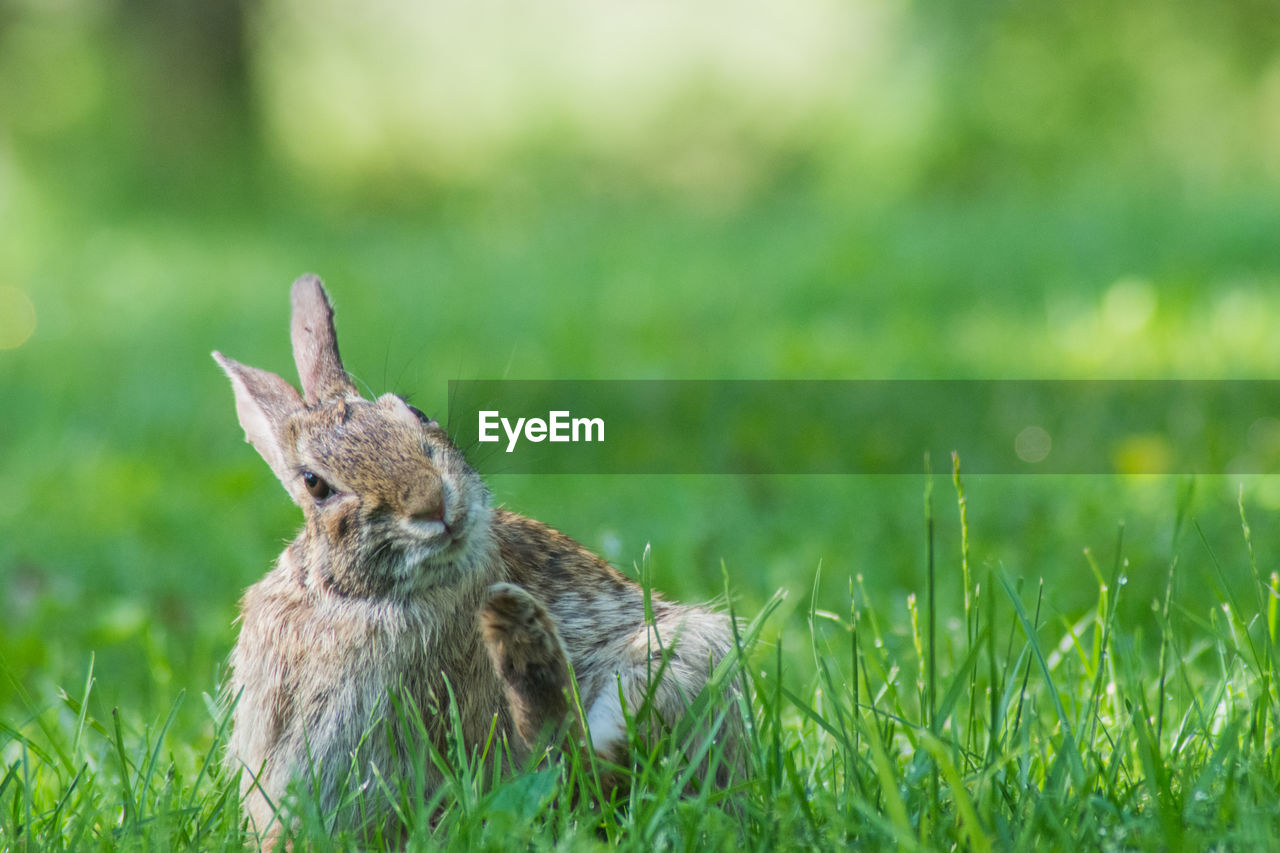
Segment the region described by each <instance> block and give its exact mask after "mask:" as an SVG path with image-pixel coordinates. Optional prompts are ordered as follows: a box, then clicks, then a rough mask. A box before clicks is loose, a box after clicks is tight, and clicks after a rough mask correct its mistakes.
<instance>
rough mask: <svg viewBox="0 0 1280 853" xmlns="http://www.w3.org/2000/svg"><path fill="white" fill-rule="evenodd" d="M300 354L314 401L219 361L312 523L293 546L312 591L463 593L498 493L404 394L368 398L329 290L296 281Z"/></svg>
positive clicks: (269, 457)
mask: <svg viewBox="0 0 1280 853" xmlns="http://www.w3.org/2000/svg"><path fill="white" fill-rule="evenodd" d="M292 302H293V321H292V338H293V355H294V360H295V361H296V362H297V366H298V375H299V377H300V378H301V380H302V390H303V394H304V395H305V396H303V395H299V394H298V392H297V391H296V390H294V388H293V386H291V385H290V384H289V383H288V382H286V381H285V380H284V379H282V378H280V377H279V376H277V375H276V374H274V373H270V372H268V371H265V370H260V369H258V368H255V367H249V366H247V365H244V364H240V363H239V362H236V361H233V360H232V359H230V358H227V357H226V356H224V355H222V354H221V353H217V352H215V353H214V354H213V356H214V358H215V359H217V361H218V363H219V364H220V365H222V368H223V370H225V371H226V372H227V375H228V376H229V377H230V378H231V384H232V387H233V388H234V390H235V398H236V412H237V414H238V415H239V417H240V425H241V426H242V427H243V428H244V431H245V438H246V439H247V440H248V441H249V443H251V444H252V445H253V446H254V447H255V448H257V450H258V452H259V453H260V454H262V458H263V459H265V460H266V462H267V464H268V465H269V466H271V470H272V471H274V472H275V475H276V476H277V477H279V478H280V482H281V483H283V484H284V487H285V490H286V491H288V493H289V496H290V497H291V498H292V499H293V501H294V502H295V503H296V504H298V506H300V507H302V510H303V512H304V514H305V515H306V528H305V532H304V535H303V536H301V537H299V539H298V541H297V542H295V544H294V546H293V548H294V549H296V550H295V551H294V553H293V557H294V559H295V562H297V564H298V565H299V567H300V569H301V570H302V571H304V572H305V573H306V576H307V577H306V582H307V583H309V584H316V585H319V586H322V587H323V588H325V589H327V590H329V591H331V592H333V593H335V594H337V595H343V596H358V597H400V596H404V595H411V594H414V593H417V592H422V591H425V590H427V589H430V588H431V587H435V586H442V585H452V584H453V583H456V582H457V581H458V580H459V578H460V576H462V575H465V574H466V573H467V572H468V570H469V569H470V568H471V567H472V566H473V565H474V564H475V561H477V560H479V559H483V555H484V554H485V552H486V550H487V545H488V541H489V538H490V535H489V524H490V509H489V493H488V491H487V490H486V489H485V487H484V484H483V483H482V482H481V481H480V478H479V476H478V475H477V474H476V473H475V471H474V470H472V469H471V467H470V466H469V465H467V463H466V461H465V460H464V459H463V457H462V454H461V453H460V452H459V451H458V450H457V448H456V447H454V445H453V443H452V442H451V441H450V440H449V436H448V435H447V434H446V433H445V431H444V430H443V429H441V428H440V425H439V424H437V423H436V422H435V421H434V420H432V419H430V418H428V417H427V416H426V415H424V414H422V413H421V412H419V411H418V410H417V409H415V408H413V407H412V406H410V405H408V404H407V403H406V402H405V401H404V400H402V399H401V398H400V397H397V396H396V395H394V394H384V395H383V396H381V397H379V398H377V399H376V400H366V399H364V398H363V397H361V396H360V394H359V393H358V392H357V391H356V388H355V386H354V385H353V384H352V382H351V380H350V379H349V378H348V376H347V373H346V370H345V369H344V368H343V366H342V361H341V359H340V358H339V356H338V341H337V337H336V335H335V333H334V328H333V310H332V309H331V308H330V306H329V301H328V298H327V297H326V295H325V292H324V288H323V286H322V285H321V283H320V280H319V279H318V278H316V277H315V276H304V277H302V278H300V279H298V280H297V281H296V282H294V285H293V291H292Z"/></svg>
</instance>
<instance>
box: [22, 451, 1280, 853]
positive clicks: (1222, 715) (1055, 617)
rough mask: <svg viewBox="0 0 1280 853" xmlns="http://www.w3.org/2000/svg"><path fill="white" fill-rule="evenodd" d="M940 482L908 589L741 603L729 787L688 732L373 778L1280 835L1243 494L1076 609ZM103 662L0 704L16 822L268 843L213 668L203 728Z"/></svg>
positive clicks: (996, 833)
mask: <svg viewBox="0 0 1280 853" xmlns="http://www.w3.org/2000/svg"><path fill="white" fill-rule="evenodd" d="M944 482H945V481H944V480H943V479H942V478H941V477H939V478H938V481H937V482H936V483H934V484H932V485H930V486H929V487H928V488H927V489H926V493H925V494H926V497H925V500H926V510H925V515H924V518H923V519H922V521H923V523H922V524H921V525H920V527H919V530H920V534H919V536H918V538H917V543H918V544H919V546H920V548H919V550H920V551H921V552H922V554H924V556H925V560H926V565H927V570H926V573H925V584H924V585H923V588H921V589H918V590H914V591H913V592H912V593H911V594H910V596H909V597H908V598H907V599H906V601H905V606H902V604H901V603H899V604H892V603H889V602H887V601H885V600H884V599H883V598H880V597H877V596H875V595H873V594H872V593H869V592H868V590H867V585H866V583H865V582H864V579H863V578H862V577H861V576H859V577H856V578H842V579H840V580H841V583H842V584H844V585H847V589H848V595H847V596H842V597H840V598H839V600H836V601H830V600H825V599H824V597H823V596H822V595H821V594H820V593H819V592H818V590H819V589H820V588H821V587H822V584H820V583H819V582H818V579H817V578H816V577H815V578H814V584H813V586H812V590H813V592H812V595H811V596H810V597H809V599H808V600H807V601H804V602H803V603H802V604H801V605H800V607H799V615H800V616H801V617H802V619H803V621H804V622H806V623H807V630H806V629H800V630H796V629H795V625H794V622H795V620H792V622H790V623H787V624H788V625H789V626H790V627H788V628H784V629H781V630H778V629H779V628H780V627H781V626H780V625H779V624H778V621H779V619H780V612H779V610H778V608H779V605H780V603H781V599H780V598H775V599H774V600H773V601H771V602H770V603H769V604H768V605H766V607H765V608H763V610H762V611H761V612H760V613H759V614H758V618H757V620H756V622H755V623H754V624H753V626H752V627H749V628H744V630H743V634H742V638H741V645H742V648H743V652H744V660H745V661H746V663H745V664H744V665H743V666H742V667H741V669H740V670H735V674H736V675H737V677H739V678H741V679H742V682H743V683H744V684H745V685H746V687H747V690H746V691H745V701H743V702H741V703H735V702H732V701H726V699H725V697H723V696H713V697H711V698H710V701H709V702H707V703H706V705H705V706H704V707H703V708H702V712H703V713H707V714H709V715H711V717H712V718H714V716H715V715H716V714H718V713H735V714H738V713H741V714H744V715H745V720H746V722H747V729H746V731H747V733H748V734H747V737H746V742H747V745H748V749H747V753H748V763H749V767H750V772H749V774H748V775H747V778H746V779H745V780H744V781H742V782H740V783H739V784H737V785H735V786H734V787H732V788H730V789H728V790H718V789H715V788H714V787H712V786H699V785H698V784H696V781H691V776H690V773H691V771H690V770H689V768H688V766H687V765H686V764H684V763H682V762H681V761H680V760H678V759H677V758H676V757H675V756H676V751H675V750H674V749H672V748H671V745H670V744H669V743H665V744H659V745H657V746H656V747H654V748H652V749H649V748H646V747H645V745H644V744H642V743H640V742H638V741H637V742H636V743H635V746H634V750H633V752H634V754H633V756H632V763H631V765H630V766H629V767H628V769H627V773H628V779H629V784H628V785H627V786H626V787H625V789H623V791H622V792H621V793H619V794H617V795H614V796H613V797H612V798H610V797H609V796H607V795H606V793H605V792H604V791H603V789H602V788H601V787H600V785H599V772H600V768H599V767H597V766H594V765H593V763H592V762H588V761H582V760H580V759H578V758H576V757H574V755H573V754H570V755H569V756H568V757H565V756H562V757H560V758H559V759H558V760H551V761H549V762H544V763H542V764H540V765H539V766H537V767H533V768H529V769H527V770H526V771H525V772H523V773H517V774H512V775H507V776H505V777H498V776H496V775H495V774H494V771H493V766H494V763H493V761H492V757H493V756H494V755H495V754H497V753H498V752H499V751H500V749H501V745H500V744H496V743H492V742H491V743H489V744H484V745H478V744H472V745H462V744H458V743H451V744H450V745H449V748H448V750H446V753H447V754H446V755H445V756H438V755H436V756H433V755H424V756H423V760H424V761H426V760H434V761H438V762H441V764H440V766H442V767H445V768H447V771H448V772H447V773H446V782H445V784H444V786H443V787H442V788H441V789H439V790H438V791H434V792H422V791H420V790H415V788H414V785H413V783H412V780H386V789H385V790H383V791H379V792H375V794H374V795H373V796H377V797H382V796H384V795H386V796H388V797H389V798H390V799H391V800H392V801H394V802H396V803H397V815H398V816H399V818H400V819H401V820H402V821H403V828H404V832H406V833H407V836H408V846H409V848H410V849H436V848H448V849H494V850H505V849H514V848H529V849H551V848H557V849H565V848H571V849H576V848H579V847H584V848H585V847H591V848H603V847H616V848H619V849H635V850H650V849H664V850H694V849H696V850H705V849H717V850H728V849H734V850H741V849H752V850H756V849H761V850H763V849H832V850H836V849H847V848H848V847H849V846H851V845H854V846H858V847H859V848H863V849H892V848H898V849H923V850H948V849H964V850H1027V849H1058V850H1062V849H1100V850H1182V849H1187V850H1199V849H1209V848H1213V849H1221V850H1256V849H1269V848H1271V847H1273V846H1274V845H1275V843H1276V838H1277V836H1278V835H1280V767H1277V754H1278V753H1277V750H1276V738H1277V731H1278V730H1277V723H1278V721H1280V691H1278V690H1277V688H1276V684H1275V682H1276V679H1277V675H1280V666H1278V664H1277V659H1276V654H1275V644H1276V642H1277V604H1276V602H1277V597H1278V595H1280V577H1278V576H1277V575H1276V574H1275V573H1274V572H1273V573H1270V574H1267V573H1264V571H1263V570H1262V569H1260V568H1259V566H1258V563H1257V561H1256V559H1255V554H1254V553H1253V533H1252V531H1251V528H1250V525H1249V523H1248V521H1247V518H1246V514H1245V504H1244V501H1243V498H1241V500H1240V503H1239V514H1238V516H1237V531H1238V533H1237V537H1236V541H1235V542H1234V543H1227V547H1229V548H1230V550H1231V552H1232V554H1231V556H1230V557H1227V556H1225V555H1224V554H1220V553H1218V549H1219V547H1220V544H1215V543H1211V542H1210V540H1209V538H1208V536H1207V535H1206V534H1205V532H1204V529H1203V528H1202V527H1201V526H1200V525H1199V524H1198V523H1197V522H1196V521H1195V520H1194V519H1193V518H1192V517H1191V515H1190V514H1189V513H1188V511H1187V510H1188V508H1189V506H1190V505H1191V501H1192V488H1191V486H1190V485H1188V486H1187V487H1185V488H1184V489H1183V490H1182V493H1181V495H1180V497H1179V502H1178V505H1177V507H1175V508H1174V510H1175V519H1174V526H1175V530H1174V541H1175V544H1176V548H1177V556H1176V557H1175V558H1174V559H1171V560H1170V561H1169V563H1168V564H1167V565H1166V567H1165V569H1164V571H1163V572H1162V580H1161V588H1160V592H1159V594H1158V595H1157V596H1156V597H1155V598H1154V599H1153V600H1152V601H1150V602H1147V601H1142V602H1138V603H1139V604H1140V605H1143V606H1142V607H1141V608H1140V609H1141V610H1142V611H1144V615H1143V616H1142V617H1140V618H1137V619H1122V618H1119V617H1118V614H1119V613H1120V612H1121V611H1122V610H1123V609H1124V607H1125V604H1126V601H1127V600H1128V599H1129V598H1130V597H1131V595H1132V590H1133V589H1134V587H1135V584H1134V583H1133V582H1131V580H1130V578H1129V575H1130V573H1131V572H1133V570H1134V567H1133V565H1132V564H1131V562H1130V559H1129V556H1128V554H1129V553H1130V549H1131V547H1132V546H1131V544H1130V543H1128V542H1126V539H1127V534H1126V532H1125V530H1124V528H1123V527H1121V528H1120V529H1119V530H1118V531H1117V532H1116V534H1115V539H1114V542H1113V543H1112V544H1111V545H1110V546H1108V547H1107V548H1106V549H1105V552H1104V553H1098V554H1094V553H1092V552H1086V553H1085V554H1084V555H1082V557H1081V558H1080V562H1081V563H1082V566H1081V573H1080V575H1081V577H1082V578H1086V579H1087V584H1086V583H1080V584H1079V585H1080V586H1087V587H1088V588H1089V589H1091V590H1092V596H1091V597H1092V600H1091V601H1090V602H1089V605H1088V606H1087V607H1084V608H1080V609H1076V610H1063V609H1060V608H1059V607H1057V606H1056V605H1055V604H1054V601H1055V599H1058V598H1059V597H1060V596H1059V591H1058V590H1055V589H1054V588H1053V586H1051V585H1049V584H1046V583H1045V582H1044V581H1043V580H1042V579H1038V578H1034V577H1017V576H1015V575H1013V574H1012V573H1011V572H1010V571H1009V570H1007V569H1006V568H1003V567H1001V566H998V565H988V566H985V567H977V566H974V565H971V562H970V558H971V554H972V553H973V552H974V551H975V550H979V549H981V548H982V547H983V546H982V536H983V532H982V531H981V530H980V529H971V528H970V526H969V524H968V517H969V516H970V514H972V513H975V512H976V511H977V510H979V509H981V507H979V506H974V505H973V492H972V489H966V484H965V483H964V482H963V481H962V480H961V479H960V478H959V477H958V476H957V477H956V478H955V479H954V481H953V482H954V485H955V492H954V497H955V498H956V499H957V500H956V504H955V507H956V509H958V510H959V512H958V513H956V514H955V515H952V514H951V513H950V512H948V513H946V516H947V517H948V518H949V519H956V521H958V524H952V523H951V522H950V521H948V525H949V526H953V527H958V528H959V530H958V532H959V534H960V542H961V548H960V549H959V550H958V551H954V552H952V553H948V554H946V555H943V554H942V553H940V552H939V551H938V549H937V547H936V538H937V537H935V535H934V529H933V528H934V525H936V524H938V523H939V520H940V518H942V517H943V512H942V509H943V507H942V506H940V504H941V503H942V498H943V496H944V495H945V492H944V491H943V489H942V488H941V486H942V484H943V483H944ZM948 503H950V501H948ZM1188 564H1194V565H1200V566H1202V567H1204V568H1206V570H1207V571H1209V572H1210V573H1211V575H1212V576H1211V578H1209V579H1208V581H1207V583H1208V585H1209V586H1210V587H1211V588H1213V589H1215V590H1216V592H1215V597H1213V598H1211V599H1206V598H1205V597H1203V596H1201V595H1196V596H1191V597H1189V596H1186V595H1180V594H1178V593H1177V590H1178V589H1179V588H1180V587H1181V586H1183V585H1184V583H1183V576H1184V575H1185V574H1186V572H1187V571H1188V570H1187V568H1186V566H1187V565H1188ZM793 598H794V596H793ZM1148 603H1149V604H1150V606H1149V607H1147V606H1146V605H1147V604H1148ZM770 624H772V627H773V628H774V629H775V630H773V631H770V630H768V626H769V625H770ZM757 631H759V632H760V635H761V636H763V637H765V638H767V639H766V640H764V641H760V640H759V637H758V636H757ZM86 664H87V672H86V677H85V681H84V683H83V684H82V685H81V686H80V687H78V688H77V689H74V690H69V691H68V693H64V694H63V695H62V697H61V700H60V701H59V702H56V703H50V702H49V701H48V700H47V699H46V698H44V697H41V698H35V697H30V696H24V697H22V702H21V704H22V705H23V707H24V708H25V709H26V713H24V715H23V717H22V718H20V719H17V720H15V721H14V722H13V723H10V724H6V725H5V727H4V729H3V730H0V754H3V756H4V762H5V763H4V767H3V772H2V773H0V839H3V843H4V845H5V846H6V847H8V848H9V849H14V850H37V849H39V850H44V849H48V850H73V849H76V850H78V849H179V850H181V849H202V850H203V849H242V848H244V847H245V846H251V844H250V841H249V840H248V839H247V838H246V836H245V835H244V832H243V830H242V829H241V828H240V826H239V824H240V819H241V816H240V809H239V805H238V803H237V796H236V791H237V786H236V779H235V777H234V776H233V775H232V774H230V773H228V772H227V771H226V770H225V769H224V768H223V767H222V765H221V764H220V761H219V757H220V746H221V742H222V738H223V735H224V734H225V716H224V712H223V711H222V710H220V709H218V708H216V707H215V706H214V705H213V703H212V702H211V701H210V700H209V698H208V697H207V696H205V697H204V703H203V704H204V706H205V708H203V709H202V710H201V715H202V716H204V719H205V722H204V723H203V724H202V725H200V726H198V727H197V729H198V731H199V734H198V736H196V737H194V738H193V737H192V736H191V735H192V733H191V732H190V731H178V730H175V727H174V724H175V720H177V719H179V711H180V706H183V705H188V704H195V705H196V706H200V705H201V704H202V703H201V702H200V701H199V699H196V698H195V697H194V696H185V695H184V694H183V693H178V694H177V695H176V698H175V699H174V701H173V704H172V707H171V709H170V710H169V711H168V712H167V713H165V714H163V715H160V716H157V717H155V718H151V719H147V718H140V717H139V716H138V715H137V714H136V713H131V712H130V711H129V710H128V709H125V710H123V711H120V710H112V711H111V713H110V714H109V715H102V716H98V715H97V714H96V713H95V712H93V711H91V710H90V709H91V708H92V707H93V702H92V694H93V692H94V690H95V673H94V671H93V665H92V661H91V660H90V661H87V662H86ZM12 683H13V682H12V681H11V680H10V684H12ZM68 694H69V695H68ZM220 721H221V722H220ZM697 748H702V749H707V750H710V751H711V752H712V753H714V752H715V750H716V749H717V747H716V745H714V744H702V745H699V746H696V747H695V749H697ZM392 792H399V793H392ZM406 792H407V793H406ZM286 808H287V809H288V810H289V813H290V814H293V815H295V816H296V817H297V824H296V827H297V828H296V831H295V835H294V843H295V847H294V849H317V850H333V849H360V848H363V847H365V846H366V845H371V846H373V847H375V848H376V847H378V846H380V840H379V839H378V838H372V839H370V838H358V837H355V836H349V835H344V834H341V833H339V834H337V835H334V834H331V833H330V831H329V828H328V827H329V824H328V821H327V816H326V815H322V814H319V813H317V812H316V810H315V808H314V806H313V805H310V804H309V803H308V800H307V797H306V796H305V794H300V795H299V796H297V797H296V798H295V799H291V800H290V801H289V804H288V805H287V806H286Z"/></svg>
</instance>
